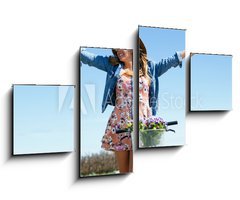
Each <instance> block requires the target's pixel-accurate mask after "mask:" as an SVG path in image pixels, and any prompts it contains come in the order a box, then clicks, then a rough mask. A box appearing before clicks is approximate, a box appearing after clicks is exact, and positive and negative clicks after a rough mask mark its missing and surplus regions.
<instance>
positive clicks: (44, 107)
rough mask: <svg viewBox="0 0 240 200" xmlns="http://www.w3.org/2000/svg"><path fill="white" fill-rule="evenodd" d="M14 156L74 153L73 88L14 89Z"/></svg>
mask: <svg viewBox="0 0 240 200" xmlns="http://www.w3.org/2000/svg"><path fill="white" fill-rule="evenodd" d="M13 95H14V102H13V103H14V105H13V106H14V154H15V155H17V154H35V153H53V152H69V151H73V134H74V128H73V126H74V124H73V123H74V121H73V107H72V106H73V95H74V86H47V85H44V86H40V85H37V86H36V85H14V86H13Z"/></svg>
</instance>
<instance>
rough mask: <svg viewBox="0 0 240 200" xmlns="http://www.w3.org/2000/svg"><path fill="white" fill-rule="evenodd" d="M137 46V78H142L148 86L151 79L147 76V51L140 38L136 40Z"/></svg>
mask: <svg viewBox="0 0 240 200" xmlns="http://www.w3.org/2000/svg"><path fill="white" fill-rule="evenodd" d="M138 45H139V76H144V77H145V78H146V79H147V81H148V85H150V83H151V78H150V76H149V75H148V59H147V50H146V47H145V45H144V44H143V42H142V40H141V39H140V38H138Z"/></svg>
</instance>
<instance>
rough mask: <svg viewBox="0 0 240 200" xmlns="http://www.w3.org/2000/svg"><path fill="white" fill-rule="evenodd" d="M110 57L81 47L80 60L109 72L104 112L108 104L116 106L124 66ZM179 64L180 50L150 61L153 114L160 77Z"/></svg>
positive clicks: (155, 107) (150, 97) (103, 106)
mask: <svg viewBox="0 0 240 200" xmlns="http://www.w3.org/2000/svg"><path fill="white" fill-rule="evenodd" d="M108 58H109V57H108V56H100V55H95V54H92V53H90V52H88V51H86V50H85V49H84V48H81V49H80V62H82V63H84V64H87V65H89V66H93V67H96V68H98V69H100V70H102V71H105V72H106V73H107V76H106V83H105V88H104V93H103V100H102V112H104V111H105V109H106V107H107V105H113V106H115V100H116V92H115V87H116V83H117V80H118V78H119V77H120V71H121V69H122V68H123V65H121V64H119V65H116V66H113V65H111V64H110V63H109V59H108ZM80 65H81V63H80ZM178 65H179V66H180V67H181V66H182V59H181V56H180V53H178V52H176V53H175V54H174V56H172V57H169V58H167V59H162V60H161V61H160V62H158V63H155V62H152V61H148V74H149V76H150V77H151V84H150V88H149V105H150V107H151V108H152V114H153V115H156V112H157V98H158V93H159V81H158V77H160V76H161V75H162V74H164V73H165V72H166V71H167V70H168V69H170V68H171V67H177V66H178Z"/></svg>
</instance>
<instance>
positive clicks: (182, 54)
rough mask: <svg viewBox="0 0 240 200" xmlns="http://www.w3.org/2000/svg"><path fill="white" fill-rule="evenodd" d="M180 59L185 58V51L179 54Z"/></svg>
mask: <svg viewBox="0 0 240 200" xmlns="http://www.w3.org/2000/svg"><path fill="white" fill-rule="evenodd" d="M181 57H182V59H184V58H185V51H182V52H181Z"/></svg>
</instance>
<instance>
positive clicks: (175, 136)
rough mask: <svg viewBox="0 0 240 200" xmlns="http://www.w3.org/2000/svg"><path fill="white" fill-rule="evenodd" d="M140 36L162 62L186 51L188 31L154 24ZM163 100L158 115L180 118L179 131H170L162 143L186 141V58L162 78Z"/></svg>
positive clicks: (141, 30)
mask: <svg viewBox="0 0 240 200" xmlns="http://www.w3.org/2000/svg"><path fill="white" fill-rule="evenodd" d="M139 36H140V38H141V39H142V41H143V43H144V44H145V47H146V49H147V53H148V59H149V60H151V61H154V62H159V61H160V60H161V59H165V58H168V57H170V56H173V55H174V53H175V52H176V51H182V50H185V31H184V30H176V29H164V28H153V27H143V26H140V27H139ZM159 87H160V93H159V97H158V99H159V102H160V107H159V109H158V112H157V115H156V116H160V117H162V118H163V119H165V120H166V121H175V120H177V121H178V123H179V124H178V125H176V126H172V127H171V128H173V129H175V131H176V133H172V132H167V133H165V135H164V136H163V137H164V138H163V142H162V143H161V145H160V146H175V145H183V144H185V61H183V64H182V68H179V67H176V68H171V69H169V70H168V71H167V72H166V73H165V74H163V75H162V76H161V77H159Z"/></svg>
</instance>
